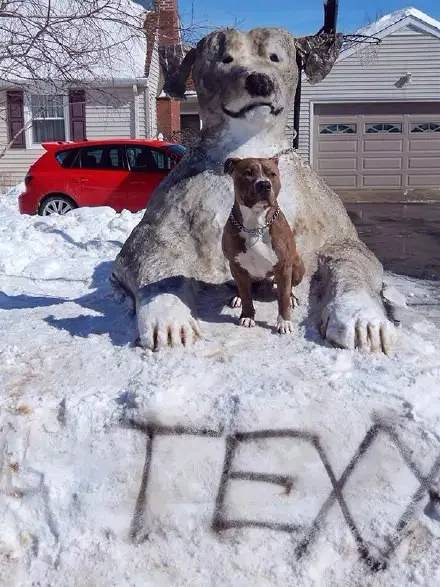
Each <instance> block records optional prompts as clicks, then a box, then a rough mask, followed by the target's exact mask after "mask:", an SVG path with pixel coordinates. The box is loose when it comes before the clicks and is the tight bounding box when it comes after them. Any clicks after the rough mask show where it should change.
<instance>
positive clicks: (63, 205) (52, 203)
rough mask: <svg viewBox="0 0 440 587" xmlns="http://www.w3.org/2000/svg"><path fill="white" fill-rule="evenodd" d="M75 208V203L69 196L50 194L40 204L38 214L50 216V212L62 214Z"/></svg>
mask: <svg viewBox="0 0 440 587" xmlns="http://www.w3.org/2000/svg"><path fill="white" fill-rule="evenodd" d="M74 208H76V205H75V204H74V203H73V202H72V200H71V199H70V198H66V197H65V196H50V197H49V198H46V199H45V200H44V201H43V203H42V204H41V206H40V210H39V212H38V213H39V214H40V216H52V214H60V215H61V216H64V214H67V212H70V211H71V210H73V209H74Z"/></svg>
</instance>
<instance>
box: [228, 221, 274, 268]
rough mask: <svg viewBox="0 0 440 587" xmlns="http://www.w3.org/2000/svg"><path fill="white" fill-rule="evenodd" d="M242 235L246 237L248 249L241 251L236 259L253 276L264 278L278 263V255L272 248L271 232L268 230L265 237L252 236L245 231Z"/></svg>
mask: <svg viewBox="0 0 440 587" xmlns="http://www.w3.org/2000/svg"><path fill="white" fill-rule="evenodd" d="M240 236H241V237H243V238H245V239H246V251H245V252H244V253H239V254H238V255H237V256H236V257H235V260H236V262H237V263H238V264H239V265H240V266H241V267H243V269H246V271H247V272H248V273H249V275H250V276H251V277H254V278H256V279H263V278H264V277H266V275H267V274H268V273H271V272H272V271H273V268H274V266H275V265H276V264H277V263H278V257H277V256H276V254H275V251H274V250H273V248H272V242H271V238H270V234H269V233H268V232H267V233H266V234H265V235H264V236H263V239H258V240H257V241H256V242H255V239H256V237H254V236H250V235H249V234H246V233H244V232H241V233H240Z"/></svg>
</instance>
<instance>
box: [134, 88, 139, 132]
mask: <svg viewBox="0 0 440 587" xmlns="http://www.w3.org/2000/svg"><path fill="white" fill-rule="evenodd" d="M137 94H138V85H137V84H133V117H134V129H133V131H134V137H133V138H134V139H138V138H139V104H138V99H137Z"/></svg>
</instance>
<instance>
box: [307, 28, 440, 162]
mask: <svg viewBox="0 0 440 587" xmlns="http://www.w3.org/2000/svg"><path fill="white" fill-rule="evenodd" d="M360 51H361V52H357V53H355V54H353V55H350V56H349V57H347V58H346V59H344V60H342V61H338V62H337V63H336V65H335V66H334V68H333V70H332V71H331V73H330V74H329V76H328V77H327V78H326V79H325V80H324V81H323V82H321V83H320V84H317V85H316V86H311V85H310V84H308V83H307V81H304V83H303V92H302V104H301V124H300V144H299V152H300V153H301V155H303V157H304V158H305V159H306V160H310V153H311V145H310V131H311V128H310V123H311V119H310V108H311V106H310V105H311V103H314V102H368V101H371V102H377V101H394V102H400V101H431V102H432V101H439V112H440V75H439V71H440V39H439V38H436V37H434V36H432V35H430V34H428V33H422V32H418V31H415V30H414V29H411V28H406V29H403V30H402V29H401V30H400V31H396V32H395V33H394V34H392V35H390V36H388V37H386V38H385V39H384V40H383V41H382V43H381V44H380V45H379V46H378V47H377V56H376V58H375V60H374V62H372V63H370V64H365V48H363V49H362V48H361V49H360ZM407 72H410V73H411V74H412V81H411V83H410V84H408V85H407V86H405V87H404V88H397V87H396V85H395V84H396V82H397V81H398V80H399V78H401V77H402V76H403V75H405V74H406V73H407Z"/></svg>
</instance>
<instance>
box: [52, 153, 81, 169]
mask: <svg viewBox="0 0 440 587" xmlns="http://www.w3.org/2000/svg"><path fill="white" fill-rule="evenodd" d="M78 151H79V149H66V150H64V151H58V153H57V154H56V155H55V159H56V160H57V161H58V163H59V164H60V165H61V166H62V167H66V168H69V167H73V164H74V163H75V161H76V159H77V157H78Z"/></svg>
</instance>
